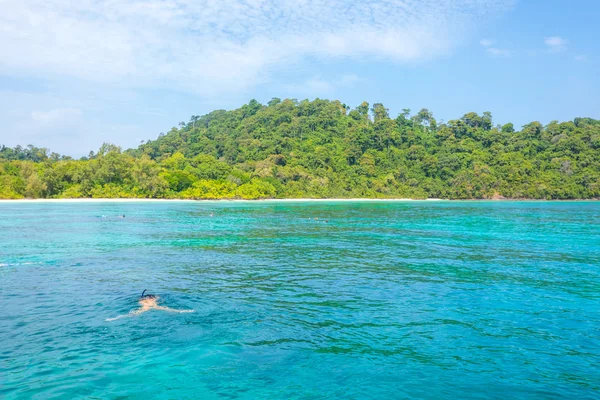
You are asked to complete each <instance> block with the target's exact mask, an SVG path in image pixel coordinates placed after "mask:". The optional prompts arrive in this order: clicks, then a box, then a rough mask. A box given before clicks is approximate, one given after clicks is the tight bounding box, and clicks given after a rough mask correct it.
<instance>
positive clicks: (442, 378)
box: [0, 202, 600, 399]
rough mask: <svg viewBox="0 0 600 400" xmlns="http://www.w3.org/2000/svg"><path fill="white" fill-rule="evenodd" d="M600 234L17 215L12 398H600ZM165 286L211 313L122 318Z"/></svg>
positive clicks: (216, 205) (2, 236)
mask: <svg viewBox="0 0 600 400" xmlns="http://www.w3.org/2000/svg"><path fill="white" fill-rule="evenodd" d="M123 214H124V215H125V218H119V217H118V216H119V215H123ZM211 214H212V216H211ZM316 218H318V219H316ZM599 223H600V204H599V203H594V202H567V203H559V202H435V203H432V202H397V203H341V202H338V203H336V202H326V203H301V202H299V203H288V202H286V203H249V202H242V203H231V202H181V203H68V204H63V203H0V305H1V311H0V397H2V398H6V399H13V398H23V399H29V398H38V399H48V398H103V399H104V398H126V397H127V398H145V399H147V398H159V399H162V398H164V399H167V398H169V399H183V398H203V399H210V398H227V399H238V398H239V399H257V398H268V399H278V398H280V399H311V398H350V399H370V398H372V399H398V398H524V399H525V398H578V399H585V398H590V399H591V398H599V397H600V379H599V378H598V377H599V376H600V225H599ZM146 288H147V289H149V291H151V292H154V293H156V294H159V295H160V296H161V301H162V303H163V304H165V305H168V306H170V307H173V308H191V309H194V310H195V311H196V312H195V313H192V314H169V313H165V312H156V311H154V312H148V313H145V314H143V315H140V316H138V317H134V318H125V319H120V320H118V321H114V322H107V321H106V318H110V317H115V316H117V315H120V314H125V313H127V312H128V311H130V310H132V309H134V308H135V307H136V306H137V304H136V297H137V296H138V295H139V293H140V292H141V291H142V290H143V289H146Z"/></svg>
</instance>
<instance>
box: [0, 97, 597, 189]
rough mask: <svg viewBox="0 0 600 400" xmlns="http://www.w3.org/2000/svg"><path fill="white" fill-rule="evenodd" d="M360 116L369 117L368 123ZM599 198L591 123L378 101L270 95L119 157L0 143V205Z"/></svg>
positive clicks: (106, 147) (109, 151)
mask: <svg viewBox="0 0 600 400" xmlns="http://www.w3.org/2000/svg"><path fill="white" fill-rule="evenodd" d="M369 112H371V113H372V114H371V115H372V119H371V118H370V115H369ZM501 196H502V197H507V198H534V199H574V198H598V197H600V121H598V120H594V119H591V118H576V119H575V120H574V121H567V122H558V121H552V122H550V123H549V124H548V125H547V126H543V125H542V124H540V123H539V122H532V123H529V124H527V125H525V126H524V127H523V128H522V129H521V130H520V131H515V128H514V126H513V125H512V124H510V123H508V124H505V125H503V126H497V127H494V125H493V121H492V115H491V113H489V112H484V113H482V114H481V115H479V114H477V113H474V112H471V113H467V114H465V115H464V116H463V117H461V118H460V119H456V120H451V121H448V122H447V123H438V122H437V121H436V119H435V118H434V117H433V114H432V113H431V112H430V111H429V110H428V109H425V108H424V109H421V110H420V111H419V112H418V113H417V114H415V115H413V116H411V111H410V110H409V109H404V110H402V113H401V114H400V115H399V116H398V117H397V118H396V119H390V117H389V112H388V110H387V109H386V108H385V106H384V105H383V104H381V103H375V104H373V107H372V109H369V103H367V102H363V103H361V104H360V105H359V106H358V107H356V108H355V109H353V110H351V111H350V107H348V106H347V105H345V104H342V103H341V102H339V101H327V100H322V99H316V100H314V101H308V100H304V101H298V100H295V99H284V100H280V99H278V98H274V99H272V100H271V101H269V103H268V105H267V106H264V105H262V104H260V103H259V102H257V101H256V100H252V101H251V102H249V103H248V104H246V105H244V106H242V107H241V108H239V109H237V110H232V111H224V110H217V111H213V112H211V113H209V114H207V115H204V116H196V115H194V116H192V117H191V118H190V121H189V122H188V123H180V124H179V127H177V128H173V129H171V130H170V131H169V132H168V133H166V134H161V135H159V137H158V138H157V139H156V140H149V141H147V142H143V143H142V144H140V146H139V147H138V148H137V149H130V150H127V151H124V152H123V151H121V149H120V148H119V147H117V146H115V145H112V144H108V143H105V144H103V145H102V147H101V148H100V149H99V150H98V151H97V152H95V153H94V152H90V154H89V156H88V157H85V158H82V159H80V160H72V159H70V158H69V157H64V156H60V155H58V154H56V153H50V152H49V150H48V149H44V148H37V147H35V146H32V145H29V146H26V147H21V146H17V147H15V148H8V147H5V146H0V198H23V197H56V198H65V197H159V198H190V199H219V198H227V199H229V198H231V199H233V198H244V199H258V198H273V197H277V198H284V197H315V198H323V197H375V198H379V197H415V198H425V197H441V198H453V199H463V198H493V197H501Z"/></svg>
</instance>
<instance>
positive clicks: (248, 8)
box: [0, 0, 513, 95]
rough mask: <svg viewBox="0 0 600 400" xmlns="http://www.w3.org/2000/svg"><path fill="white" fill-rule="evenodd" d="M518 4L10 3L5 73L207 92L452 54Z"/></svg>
mask: <svg viewBox="0 0 600 400" xmlns="http://www.w3.org/2000/svg"><path fill="white" fill-rule="evenodd" d="M512 3H513V0H385V1H384V0H363V1H361V2H355V1H350V0H329V1H322V0H278V1H268V0H219V1H211V0H202V1H201V0H196V1H194V0H147V1H141V0H121V1H116V0H4V1H2V13H1V14H0V52H1V53H2V54H3V62H2V64H1V65H0V73H3V74H8V75H21V76H23V75H24V76H29V75H34V76H39V77H42V78H56V77H66V78H77V79H82V80H87V81H92V82H97V83H98V82H99V83H113V84H121V85H125V86H128V87H170V88H175V89H178V90H186V91H191V92H195V93H200V94H203V95H212V94H214V93H222V92H227V91H238V92H239V91H240V90H243V89H244V88H247V87H251V86H252V85H255V84H257V83H260V82H262V81H265V80H268V79H269V77H270V74H271V73H272V72H273V70H275V69H278V68H285V67H286V66H288V65H290V64H291V63H298V62H299V61H302V60H304V59H306V58H308V57H319V58H330V57H335V58H347V57H351V58H355V59H356V58H363V57H364V58H369V59H387V60H392V61H394V62H398V63H406V62H415V61H420V60H425V59H429V58H433V57H436V56H439V55H442V54H445V53H447V52H449V51H451V50H452V48H453V47H454V46H455V45H456V44H457V42H458V41H460V39H461V37H462V35H464V33H465V32H466V30H467V29H469V27H470V26H471V25H472V24H474V23H478V22H479V21H481V18H482V16H484V15H486V14H489V13H493V12H498V11H501V10H503V9H505V8H507V7H508V6H510V5H511V4H512Z"/></svg>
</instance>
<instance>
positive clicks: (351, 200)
mask: <svg viewBox="0 0 600 400" xmlns="http://www.w3.org/2000/svg"><path fill="white" fill-rule="evenodd" d="M599 200H600V199H567V200H560V199H556V200H545V199H507V198H504V199H438V198H430V199H410V198H397V199H393V198H390V199H377V198H375V199H372V198H361V197H359V198H330V199H311V198H294V199H255V200H244V199H199V200H193V199H135V198H118V199H113V198H107V199H105V198H78V199H0V204H2V203H5V204H6V203H207V202H208V203H211V202H214V203H217V202H218V203H227V202H229V203H282V202H288V203H292V202H298V203H300V202H302V203H311V202H314V203H323V202H345V203H361V202H363V203H364V202H382V203H383V202H459V201H465V202H467V201H468V202H506V201H522V202H577V201H586V202H595V201H599Z"/></svg>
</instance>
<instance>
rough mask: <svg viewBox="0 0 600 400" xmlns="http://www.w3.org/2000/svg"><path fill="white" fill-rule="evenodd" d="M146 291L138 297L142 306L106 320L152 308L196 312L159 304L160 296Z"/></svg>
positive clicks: (129, 315) (143, 311)
mask: <svg viewBox="0 0 600 400" xmlns="http://www.w3.org/2000/svg"><path fill="white" fill-rule="evenodd" d="M145 293H146V289H144V291H143V292H142V295H141V296H140V298H139V299H138V303H139V304H140V306H141V307H140V308H138V309H137V310H132V311H130V312H129V314H125V315H119V316H118V317H115V318H107V319H106V320H107V321H115V320H117V319H119V318H125V317H133V316H135V315H140V314H142V313H145V312H146V311H150V310H160V311H169V312H176V313H190V312H194V310H176V309H174V308H169V307H163V306H159V305H158V303H157V302H158V299H160V297H158V296H155V295H153V294H145Z"/></svg>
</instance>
